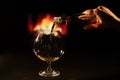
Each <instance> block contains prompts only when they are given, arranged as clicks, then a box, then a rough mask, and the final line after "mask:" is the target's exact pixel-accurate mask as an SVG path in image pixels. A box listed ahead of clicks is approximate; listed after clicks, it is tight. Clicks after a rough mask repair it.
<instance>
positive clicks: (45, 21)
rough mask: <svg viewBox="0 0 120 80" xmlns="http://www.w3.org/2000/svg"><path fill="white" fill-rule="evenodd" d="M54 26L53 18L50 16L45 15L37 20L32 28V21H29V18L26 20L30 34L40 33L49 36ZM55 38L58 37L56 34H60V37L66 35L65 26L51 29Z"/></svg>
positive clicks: (58, 25)
mask: <svg viewBox="0 0 120 80" xmlns="http://www.w3.org/2000/svg"><path fill="white" fill-rule="evenodd" d="M53 25H54V17H53V16H52V15H50V14H46V15H45V16H44V17H42V18H40V19H38V21H37V23H36V24H35V26H33V24H32V21H31V16H29V20H28V29H29V31H30V32H36V31H41V32H43V33H44V34H47V35H49V34H51V31H52V28H53ZM52 32H53V33H54V34H55V35H56V36H57V35H58V32H60V33H61V35H66V34H67V25H66V24H64V25H62V24H56V25H55V26H54V28H53V31H52Z"/></svg>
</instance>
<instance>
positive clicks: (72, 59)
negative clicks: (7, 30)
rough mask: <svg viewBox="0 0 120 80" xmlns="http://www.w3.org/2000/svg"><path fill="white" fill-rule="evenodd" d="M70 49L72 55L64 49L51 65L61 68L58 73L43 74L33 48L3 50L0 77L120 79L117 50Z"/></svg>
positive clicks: (25, 79) (42, 65) (42, 64)
mask: <svg viewBox="0 0 120 80" xmlns="http://www.w3.org/2000/svg"><path fill="white" fill-rule="evenodd" d="M16 53H18V54H16ZM71 53H73V54H74V55H73V54H69V52H67V53H66V54H65V55H64V56H63V57H62V58H61V59H59V60H58V61H55V62H53V63H52V67H53V69H57V70H59V71H60V72H61V74H60V76H59V77H54V78H44V77H40V76H39V75H38V72H39V71H40V70H43V69H45V68H46V66H47V64H46V63H45V62H43V61H41V60H39V59H38V58H37V57H36V56H35V55H34V53H33V52H28V53H27V52H6V53H4V54H1V55H0V80H120V77H119V73H120V66H119V64H120V63H119V61H120V59H119V57H120V56H119V55H118V54H117V53H116V54H110V55H104V53H103V54H99V55H98V54H97V55H95V54H94V55H91V54H81V53H79V52H77V51H76V52H71ZM84 53H85V52H84Z"/></svg>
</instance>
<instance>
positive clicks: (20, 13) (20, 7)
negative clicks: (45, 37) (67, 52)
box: [0, 0, 119, 51]
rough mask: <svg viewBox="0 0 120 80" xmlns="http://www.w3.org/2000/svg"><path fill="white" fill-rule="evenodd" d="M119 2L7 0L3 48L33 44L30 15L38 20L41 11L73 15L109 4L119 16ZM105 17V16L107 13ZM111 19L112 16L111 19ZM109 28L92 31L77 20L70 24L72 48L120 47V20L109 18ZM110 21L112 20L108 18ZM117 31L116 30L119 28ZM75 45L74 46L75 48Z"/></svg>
mask: <svg viewBox="0 0 120 80" xmlns="http://www.w3.org/2000/svg"><path fill="white" fill-rule="evenodd" d="M118 3H119V2H117V1H112V0H111V1H104V0H92V1H87V0H78V1H63V0H58V1H48V0H44V1H41V0H40V1H39V0H35V1H28V0H25V1H21V0H20V1H9V2H8V1H6V2H4V3H3V6H1V8H2V9H1V10H2V11H1V13H2V14H1V21H2V23H1V29H0V35H1V39H0V40H1V41H0V43H1V46H0V47H1V49H0V50H1V51H8V50H10V51H11V50H12V51H15V50H16V51H28V50H30V49H29V48H31V47H32V43H31V40H32V35H31V34H30V33H29V31H28V26H27V24H28V15H29V14H31V15H32V16H33V20H36V19H37V17H36V16H37V15H38V14H41V13H54V14H67V15H73V14H75V13H80V12H82V11H84V10H86V9H90V8H96V7H97V6H99V5H103V6H106V7H108V8H109V9H110V10H111V11H113V12H114V13H115V14H116V15H117V16H118V17H119V5H118ZM103 17H104V16H103ZM107 18H108V19H107ZM104 19H105V20H104V21H105V24H103V26H102V27H107V29H111V28H114V29H111V30H106V31H102V32H101V31H98V30H90V31H83V30H81V29H80V27H78V26H79V24H77V23H73V24H71V26H74V27H69V28H68V30H69V33H68V36H67V39H68V42H69V44H68V45H71V48H75V47H77V48H78V47H81V48H83V49H93V51H94V50H96V49H99V48H101V49H103V48H106V49H108V48H112V49H113V48H114V49H116V48H118V47H117V45H118V46H119V28H117V27H116V26H119V23H117V22H115V21H114V20H113V19H112V18H111V17H110V18H109V16H108V17H105V18H104ZM108 20H109V21H108ZM115 28H116V30H117V32H116V30H115ZM73 46H74V47H73Z"/></svg>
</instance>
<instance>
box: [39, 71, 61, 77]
mask: <svg viewBox="0 0 120 80" xmlns="http://www.w3.org/2000/svg"><path fill="white" fill-rule="evenodd" d="M39 75H40V76H43V77H55V76H59V75H60V72H59V71H52V72H50V73H48V72H46V71H40V72H39Z"/></svg>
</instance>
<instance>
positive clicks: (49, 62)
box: [46, 61, 53, 73]
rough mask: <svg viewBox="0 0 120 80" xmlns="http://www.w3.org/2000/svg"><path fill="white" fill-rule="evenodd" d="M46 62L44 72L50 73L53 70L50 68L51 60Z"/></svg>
mask: <svg viewBox="0 0 120 80" xmlns="http://www.w3.org/2000/svg"><path fill="white" fill-rule="evenodd" d="M47 64H48V67H47V69H46V72H47V73H52V72H53V69H52V67H51V61H48V62H47Z"/></svg>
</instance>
